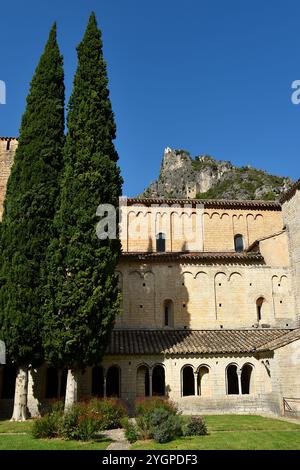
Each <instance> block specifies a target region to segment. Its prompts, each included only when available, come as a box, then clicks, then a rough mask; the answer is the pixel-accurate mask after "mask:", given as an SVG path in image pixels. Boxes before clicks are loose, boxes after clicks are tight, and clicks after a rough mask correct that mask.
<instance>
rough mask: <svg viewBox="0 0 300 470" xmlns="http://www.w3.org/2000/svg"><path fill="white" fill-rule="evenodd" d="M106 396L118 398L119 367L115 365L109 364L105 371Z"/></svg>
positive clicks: (119, 384) (119, 393) (119, 389)
mask: <svg viewBox="0 0 300 470" xmlns="http://www.w3.org/2000/svg"><path fill="white" fill-rule="evenodd" d="M106 396H107V397H116V398H120V396H121V369H120V367H119V366H117V365H113V366H110V367H109V369H108V370H107V373H106Z"/></svg>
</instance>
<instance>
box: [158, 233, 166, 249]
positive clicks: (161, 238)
mask: <svg viewBox="0 0 300 470" xmlns="http://www.w3.org/2000/svg"><path fill="white" fill-rule="evenodd" d="M156 251H158V252H160V253H162V252H164V251H166V235H165V234H164V233H162V232H160V233H159V234H158V235H156Z"/></svg>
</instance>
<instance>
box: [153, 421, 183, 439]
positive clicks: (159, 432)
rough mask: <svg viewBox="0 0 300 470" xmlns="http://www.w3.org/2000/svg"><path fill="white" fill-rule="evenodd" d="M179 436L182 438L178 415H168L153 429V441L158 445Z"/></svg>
mask: <svg viewBox="0 0 300 470" xmlns="http://www.w3.org/2000/svg"><path fill="white" fill-rule="evenodd" d="M179 436H182V423H181V418H180V416H178V415H169V416H168V418H167V419H166V420H165V421H163V422H162V423H160V425H158V426H155V427H154V428H153V439H154V440H155V441H156V442H159V443H160V444H164V443H165V442H169V441H172V440H173V439H175V438H176V437H179Z"/></svg>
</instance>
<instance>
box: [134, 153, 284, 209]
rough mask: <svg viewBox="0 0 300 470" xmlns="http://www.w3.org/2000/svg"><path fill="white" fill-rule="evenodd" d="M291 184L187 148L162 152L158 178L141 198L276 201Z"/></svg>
mask: <svg viewBox="0 0 300 470" xmlns="http://www.w3.org/2000/svg"><path fill="white" fill-rule="evenodd" d="M291 185H292V181H291V179H290V178H285V177H278V176H273V175H270V174H268V173H267V172H265V171H263V170H258V169H255V168H252V167H251V166H250V165H248V166H245V167H236V166H234V165H233V164H232V163H231V162H229V161H224V160H216V159H214V158H213V157H211V156H209V155H199V156H197V157H195V158H192V157H191V155H190V154H189V152H188V151H186V150H172V149H170V148H169V147H167V148H166V149H165V151H164V155H163V159H162V164H161V169H160V174H159V178H158V179H157V180H156V181H154V182H153V183H151V184H150V186H149V187H148V188H147V189H146V190H145V191H144V193H143V196H144V197H162V198H164V197H169V198H199V199H207V198H209V199H266V200H276V199H278V198H279V197H280V195H281V194H282V193H284V192H285V191H286V190H287V189H289V188H290V186H291Z"/></svg>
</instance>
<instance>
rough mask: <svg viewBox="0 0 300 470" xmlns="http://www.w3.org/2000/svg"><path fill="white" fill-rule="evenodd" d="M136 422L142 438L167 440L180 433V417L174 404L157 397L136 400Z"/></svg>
mask: <svg viewBox="0 0 300 470" xmlns="http://www.w3.org/2000/svg"><path fill="white" fill-rule="evenodd" d="M136 423H137V427H138V430H139V432H140V435H141V436H142V437H143V438H144V439H149V438H154V439H156V440H158V442H167V441H169V440H171V439H173V438H174V437H175V436H180V435H181V419H180V416H179V414H178V410H177V407H176V405H175V404H174V403H172V402H171V401H169V400H165V399H161V398H159V397H153V398H148V399H145V400H139V401H138V402H137V404H136ZM160 430H161V433H160ZM155 436H156V437H155ZM159 439H162V440H159ZM164 439H167V440H164Z"/></svg>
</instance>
